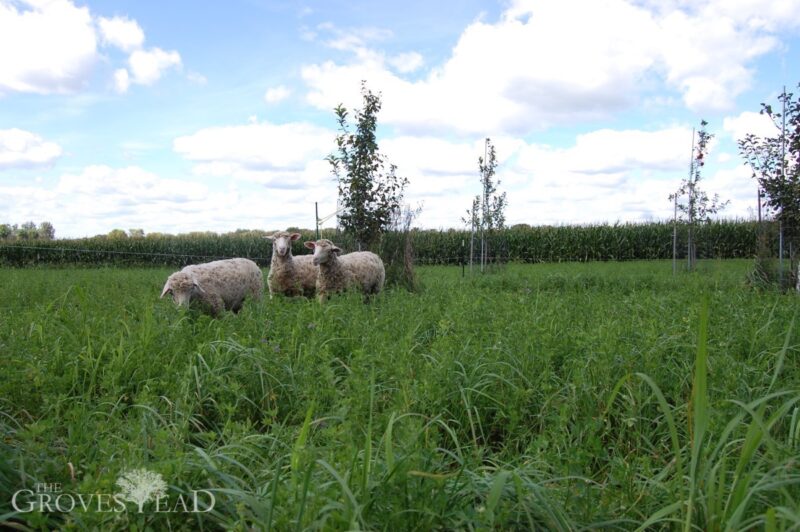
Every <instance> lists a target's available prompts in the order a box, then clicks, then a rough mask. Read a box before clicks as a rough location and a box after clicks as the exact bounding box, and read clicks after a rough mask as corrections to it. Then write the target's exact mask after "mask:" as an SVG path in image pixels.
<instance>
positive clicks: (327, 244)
mask: <svg viewBox="0 0 800 532" xmlns="http://www.w3.org/2000/svg"><path fill="white" fill-rule="evenodd" d="M303 245H304V246H305V247H307V248H308V249H313V250H314V258H313V259H311V262H313V263H314V264H315V265H320V264H326V263H327V262H328V261H330V260H331V257H336V256H338V255H339V253H341V252H342V250H341V249H339V248H338V247H336V244H334V243H333V242H331V241H330V240H328V239H327V238H322V239H320V240H317V241H316V242H312V241H308V242H305V243H304V244H303Z"/></svg>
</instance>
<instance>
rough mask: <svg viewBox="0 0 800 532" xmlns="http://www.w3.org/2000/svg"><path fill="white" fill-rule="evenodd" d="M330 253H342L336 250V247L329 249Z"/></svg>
mask: <svg viewBox="0 0 800 532" xmlns="http://www.w3.org/2000/svg"><path fill="white" fill-rule="evenodd" d="M331 251H332V252H333V253H341V252H342V250H341V249H339V248H337V247H336V246H333V247H332V248H331Z"/></svg>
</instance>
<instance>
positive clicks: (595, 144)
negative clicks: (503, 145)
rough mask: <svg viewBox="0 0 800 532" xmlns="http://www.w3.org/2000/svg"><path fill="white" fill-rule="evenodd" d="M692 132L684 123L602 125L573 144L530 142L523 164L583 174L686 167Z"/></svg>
mask: <svg viewBox="0 0 800 532" xmlns="http://www.w3.org/2000/svg"><path fill="white" fill-rule="evenodd" d="M691 138H692V132H691V130H689V129H686V128H682V127H673V128H670V129H663V130H659V131H640V130H623V131H616V130H610V129H601V130H597V131H592V132H590V133H586V134H583V135H578V136H577V137H576V139H575V145H574V146H572V147H570V148H565V149H564V148H562V149H552V148H549V147H542V146H535V145H534V146H528V147H526V148H525V149H523V150H522V151H521V153H520V157H519V162H518V164H519V166H520V167H521V168H524V169H526V170H531V171H541V172H543V173H545V174H547V173H550V172H554V171H555V172H558V171H560V170H567V171H571V172H579V173H583V174H588V175H591V174H603V173H615V172H629V171H633V170H666V171H673V170H682V169H683V168H685V167H687V165H688V161H689V155H690V150H689V147H690V146H691Z"/></svg>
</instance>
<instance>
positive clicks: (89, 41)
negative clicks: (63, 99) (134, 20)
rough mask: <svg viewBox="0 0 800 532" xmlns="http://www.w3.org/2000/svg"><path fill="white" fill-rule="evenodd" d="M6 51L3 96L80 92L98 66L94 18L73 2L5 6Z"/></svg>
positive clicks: (0, 41)
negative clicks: (96, 64)
mask: <svg viewBox="0 0 800 532" xmlns="http://www.w3.org/2000/svg"><path fill="white" fill-rule="evenodd" d="M0 50H3V53H0V95H2V94H3V93H9V92H31V93H36V94H53V93H69V92H74V91H76V90H79V89H81V88H82V87H83V86H84V85H85V84H86V83H87V81H88V77H89V75H90V73H91V70H92V67H93V66H94V64H95V62H96V61H97V36H96V34H95V29H94V26H93V24H92V16H91V14H90V13H89V9H88V8H86V7H76V6H75V5H74V4H73V3H72V2H70V1H68V0H53V1H51V2H34V1H22V2H7V1H4V2H0Z"/></svg>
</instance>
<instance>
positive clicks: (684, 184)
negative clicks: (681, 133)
mask: <svg viewBox="0 0 800 532" xmlns="http://www.w3.org/2000/svg"><path fill="white" fill-rule="evenodd" d="M707 125H708V122H706V121H705V120H701V121H700V131H698V133H697V142H696V143H695V145H694V146H693V147H692V153H693V157H692V163H691V166H690V169H689V177H688V178H686V179H684V180H683V181H681V186H680V187H679V188H678V191H677V192H675V193H674V194H670V196H669V200H670V201H673V202H675V201H677V206H678V211H679V212H680V213H681V214H680V215H679V219H680V221H682V222H684V223H686V227H687V234H688V243H687V263H688V266H689V269H690V270H691V269H693V268H694V266H695V263H696V261H697V246H696V243H695V241H694V230H695V226H696V225H697V224H698V223H710V222H711V216H713V215H714V214H717V213H718V212H719V211H721V210H722V209H724V208H725V206H726V205H728V203H729V202H728V201H724V202H723V201H720V199H719V195H718V194H714V197H713V198H709V197H708V194H707V193H706V192H705V191H704V190H703V189H701V188H700V179H701V173H702V169H703V166H705V161H706V156H707V155H708V143H709V141H710V140H711V139H712V138H714V135H713V134H711V133H708V132H707V131H706V126H707Z"/></svg>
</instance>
